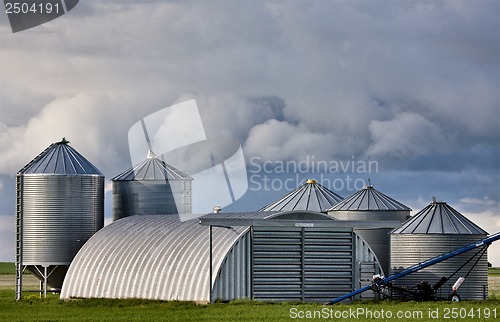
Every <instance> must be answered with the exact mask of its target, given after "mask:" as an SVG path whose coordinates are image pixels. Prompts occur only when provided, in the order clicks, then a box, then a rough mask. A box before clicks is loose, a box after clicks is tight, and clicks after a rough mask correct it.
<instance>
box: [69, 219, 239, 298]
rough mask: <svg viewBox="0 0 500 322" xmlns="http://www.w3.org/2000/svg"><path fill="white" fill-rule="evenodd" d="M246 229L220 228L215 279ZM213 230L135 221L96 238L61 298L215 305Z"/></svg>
mask: <svg viewBox="0 0 500 322" xmlns="http://www.w3.org/2000/svg"><path fill="white" fill-rule="evenodd" d="M245 229H246V228H245V227H236V228H234V229H226V228H218V227H214V238H213V267H214V270H213V272H214V276H213V279H212V281H213V283H214V282H215V278H217V275H216V274H217V272H218V271H219V268H220V266H221V265H222V263H223V261H224V259H225V258H226V255H227V253H228V252H229V251H230V250H231V249H232V248H233V245H234V244H235V243H236V241H237V240H239V238H240V237H241V236H242V234H243V233H244V231H245ZM208 231H209V229H208V227H206V226H201V225H199V223H198V219H194V220H189V221H185V222H181V221H180V220H179V218H178V216H162V215H159V216H153V215H150V216H132V217H127V218H123V219H120V220H117V221H116V222H114V223H112V224H110V225H108V226H106V227H105V228H103V229H102V230H100V231H99V232H98V233H97V234H95V235H94V236H93V237H92V238H91V239H90V240H89V241H88V242H87V243H86V244H85V245H84V247H82V249H81V250H80V252H79V253H78V254H77V255H76V257H75V259H74V260H73V262H72V264H71V266H70V268H69V270H68V273H67V276H66V279H65V281H64V285H63V288H62V291H61V298H63V299H64V298H66V299H67V298H72V297H98V298H99V297H104V298H146V299H157V300H180V301H209V285H208V284H209V266H208V265H209V233H208Z"/></svg>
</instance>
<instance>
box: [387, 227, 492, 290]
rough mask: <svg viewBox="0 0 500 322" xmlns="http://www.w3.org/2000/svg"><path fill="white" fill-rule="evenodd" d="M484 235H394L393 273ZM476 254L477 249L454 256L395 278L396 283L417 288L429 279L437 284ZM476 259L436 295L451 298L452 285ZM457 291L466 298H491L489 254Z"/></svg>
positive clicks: (392, 249) (392, 243) (465, 272)
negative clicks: (489, 292)
mask: <svg viewBox="0 0 500 322" xmlns="http://www.w3.org/2000/svg"><path fill="white" fill-rule="evenodd" d="M484 237H485V236H484V235H457V234H448V235H443V234H393V235H392V236H391V268H392V272H396V271H398V270H400V269H403V268H406V267H408V266H411V265H414V264H418V263H420V262H422V261H424V260H427V259H429V258H432V257H435V256H438V255H441V254H443V253H446V252H449V251H452V250H454V249H457V248H459V247H462V246H465V245H467V244H471V243H473V242H475V241H477V240H479V239H482V238H484ZM474 253H475V251H471V252H467V253H465V254H461V255H459V256H456V257H453V258H450V259H448V260H446V261H444V262H441V263H439V264H436V265H433V266H431V267H428V268H426V269H424V270H422V271H419V272H416V273H413V274H410V275H408V276H405V277H403V278H399V279H397V280H394V282H393V283H394V284H395V285H398V286H408V287H414V286H416V285H417V284H418V283H420V282H421V281H424V280H426V281H428V282H429V283H430V284H431V285H434V284H435V283H436V282H437V281H438V280H439V279H440V278H441V277H443V276H445V277H449V276H450V275H451V274H452V273H453V272H455V271H456V270H457V269H458V268H459V267H460V266H462V264H463V263H465V262H466V261H467V260H468V259H469V258H470V257H471V256H472V255H473V254H474ZM474 262H475V259H474V260H472V261H471V262H469V263H468V264H467V265H466V266H465V267H464V268H462V269H461V270H460V272H459V273H457V274H456V275H455V276H454V277H453V278H451V279H450V280H449V281H448V282H446V284H444V285H443V286H442V287H441V288H440V289H439V290H438V292H437V294H436V295H438V296H441V297H445V298H447V297H448V295H449V294H451V293H452V290H451V287H452V285H453V284H454V283H455V281H456V280H457V279H458V278H459V277H460V276H465V274H467V272H468V271H469V269H470V268H471V267H472V265H473V264H474ZM457 293H458V294H459V295H460V297H461V299H462V300H482V299H485V298H486V297H487V295H488V259H487V255H486V253H485V254H484V256H483V257H482V258H481V259H480V260H479V262H478V264H477V265H476V267H475V268H474V269H473V270H472V272H471V273H470V275H469V276H468V278H467V279H466V280H465V282H464V283H463V284H462V286H461V287H460V289H459V290H458V292H457Z"/></svg>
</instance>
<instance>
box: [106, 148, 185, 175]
mask: <svg viewBox="0 0 500 322" xmlns="http://www.w3.org/2000/svg"><path fill="white" fill-rule="evenodd" d="M183 179H191V177H189V175H187V174H186V173H184V172H182V171H180V170H178V169H176V168H174V167H173V166H171V165H169V164H167V163H166V162H165V161H163V160H160V159H158V158H157V157H156V155H155V154H154V153H153V152H151V151H149V153H148V157H147V158H146V160H144V161H142V162H140V163H139V164H137V165H136V166H134V167H132V168H129V169H127V170H125V171H123V172H122V173H120V174H119V175H117V176H116V177H114V178H112V179H111V181H132V180H139V181H142V180H163V181H165V180H183Z"/></svg>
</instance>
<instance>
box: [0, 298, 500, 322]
mask: <svg viewBox="0 0 500 322" xmlns="http://www.w3.org/2000/svg"><path fill="white" fill-rule="evenodd" d="M313 317H316V319H314V318H313ZM0 318H1V319H2V320H3V321H287V320H305V319H307V320H313V321H314V320H327V319H331V320H337V321H375V320H376V321H389V320H392V321H400V320H404V321H436V320H437V321H440V320H445V319H449V320H460V321H475V320H480V321H498V320H499V319H500V301H498V300H488V301H474V302H461V303H450V302H387V301H384V302H376V303H373V302H366V303H356V304H353V305H334V306H323V305H321V304H299V303H262V302H257V301H243V300H241V301H233V302H230V303H214V304H209V305H197V304H194V303H190V302H159V301H146V300H109V299H83V300H72V301H61V300H59V299H58V297H57V296H55V295H51V296H50V297H49V298H47V299H40V298H38V296H37V295H30V296H28V297H27V298H25V300H23V301H20V302H16V301H15V300H14V299H13V292H12V291H10V290H9V291H6V290H2V291H0Z"/></svg>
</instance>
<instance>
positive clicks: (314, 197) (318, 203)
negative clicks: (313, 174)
mask: <svg viewBox="0 0 500 322" xmlns="http://www.w3.org/2000/svg"><path fill="white" fill-rule="evenodd" d="M341 200H342V197H341V196H339V195H338V194H336V193H335V192H333V191H331V190H329V189H327V188H325V187H324V186H322V185H321V184H319V183H318V182H317V181H316V180H314V179H309V180H307V181H306V183H304V184H303V185H301V186H300V187H298V188H297V189H295V190H293V191H291V192H290V193H288V194H287V195H285V196H283V197H282V198H280V199H278V200H276V201H274V202H272V203H270V204H269V205H267V206H265V207H263V208H261V209H260V210H259V211H292V210H310V211H318V212H322V211H325V210H326V209H328V208H330V207H332V206H333V205H335V204H337V203H338V202H339V201H341Z"/></svg>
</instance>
